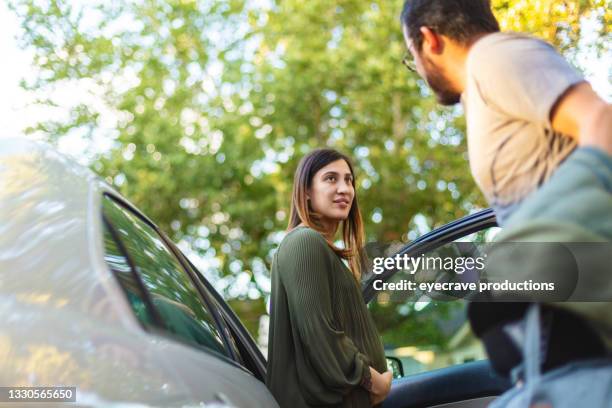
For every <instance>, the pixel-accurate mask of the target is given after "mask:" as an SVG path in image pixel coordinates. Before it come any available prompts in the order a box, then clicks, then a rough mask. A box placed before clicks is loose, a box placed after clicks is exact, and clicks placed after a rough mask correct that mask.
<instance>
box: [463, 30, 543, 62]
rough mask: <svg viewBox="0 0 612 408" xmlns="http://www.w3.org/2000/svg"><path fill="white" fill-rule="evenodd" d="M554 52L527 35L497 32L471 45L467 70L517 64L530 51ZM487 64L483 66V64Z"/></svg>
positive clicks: (538, 40)
mask: <svg viewBox="0 0 612 408" xmlns="http://www.w3.org/2000/svg"><path fill="white" fill-rule="evenodd" d="M538 50H539V51H544V52H555V49H554V47H553V46H552V45H550V44H549V43H547V42H546V41H544V40H541V39H539V38H536V37H533V36H531V35H528V34H523V33H516V32H498V33H492V34H487V35H485V36H484V37H482V38H480V39H479V40H478V41H476V43H474V44H473V45H472V47H471V48H470V51H469V53H468V58H467V66H468V70H469V69H477V68H480V67H483V66H484V67H486V66H492V65H496V63H497V64H506V63H508V62H513V61H514V62H518V61H519V60H520V59H524V58H527V57H528V56H529V52H532V51H538ZM485 61H486V62H487V63H486V64H484V63H483V62H485Z"/></svg>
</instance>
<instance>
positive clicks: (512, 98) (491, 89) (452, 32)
mask: <svg viewBox="0 0 612 408" xmlns="http://www.w3.org/2000/svg"><path fill="white" fill-rule="evenodd" d="M401 23H402V31H403V34H404V40H405V42H406V46H407V48H408V50H409V53H410V55H411V57H410V58H407V59H405V60H404V64H406V66H407V67H408V68H409V69H411V70H414V71H416V72H418V73H419V74H420V75H421V77H423V78H424V79H425V81H426V82H427V83H428V85H429V86H430V88H431V89H432V90H433V92H434V93H435V95H436V97H437V99H438V101H439V102H440V103H441V104H443V105H453V104H456V103H459V102H461V103H462V104H463V107H464V111H465V114H466V119H467V142H468V156H469V162H470V168H471V171H472V174H473V176H474V178H475V180H476V182H477V184H478V186H479V187H480V189H481V190H482V191H483V193H484V195H485V197H486V199H487V201H488V202H489V204H490V205H491V206H492V207H493V208H494V210H495V212H496V215H497V219H498V223H499V224H500V225H502V226H504V232H503V233H502V234H500V236H501V238H500V240H501V241H504V240H507V241H510V242H512V241H523V242H525V241H527V242H591V241H600V242H601V241H604V242H606V241H607V242H610V241H612V156H610V155H611V154H612V134H611V133H612V106H611V105H609V104H607V103H606V102H605V101H603V100H602V99H601V98H600V97H599V96H598V95H597V94H596V93H595V92H594V91H593V89H592V88H591V86H590V85H589V84H588V83H587V82H586V81H584V79H583V78H582V77H581V76H580V75H579V74H578V73H577V72H576V71H575V70H574V69H573V68H572V67H571V66H570V65H569V64H568V63H567V62H566V61H565V60H564V59H563V58H562V57H561V56H560V55H559V54H558V53H556V52H555V50H554V49H553V48H552V47H551V46H550V45H549V44H547V43H545V42H543V41H540V40H537V39H535V38H532V37H528V36H525V35H521V34H515V33H500V32H499V25H498V23H497V21H496V19H495V17H494V16H493V13H492V11H491V9H490V4H489V1H487V0H406V1H405V3H404V9H403V11H402V15H401ZM533 247H534V248H535V249H536V250H537V249H538V248H537V246H533ZM542 247H543V246H540V248H542ZM534 254H535V255H537V251H536V252H534ZM532 255H533V254H532ZM523 258H524V259H521V260H517V259H514V260H513V261H514V265H513V266H514V269H515V270H516V269H517V265H518V268H519V269H520V268H521V267H523V266H524V267H525V270H526V268H531V269H532V271H531V272H529V273H533V274H534V275H537V274H541V273H543V272H544V271H546V270H547V269H548V270H550V269H551V268H547V267H546V266H547V265H546V264H545V259H544V260H542V258H543V257H542V256H531V257H523ZM544 258H545V257H544ZM534 260H535V261H534ZM518 261H522V262H523V264H520V265H519V264H517V263H516V262H518ZM600 264H601V263H600ZM591 265H592V264H591ZM548 266H549V267H550V264H548ZM604 266H605V265H599V264H598V265H597V266H596V269H597V270H594V269H593V268H582V267H580V266H579V272H580V273H581V274H582V273H586V274H588V273H589V272H590V273H591V275H589V276H588V277H594V278H593V279H592V280H591V282H596V281H597V280H596V279H595V278H598V279H599V282H601V283H602V284H601V285H594V286H599V287H597V288H593V291H597V290H599V289H600V288H601V290H602V293H601V297H600V298H604V299H608V297H606V296H608V295H609V293H608V292H609V286H610V282H612V276H610V274H609V268H608V269H604V270H602V267H604ZM553 269H554V268H553ZM585 270H586V272H585ZM600 272H601V273H600ZM597 274H598V275H597ZM606 290H607V291H608V292H606ZM526 307H527V305H525V304H522V305H521V304H500V303H498V304H492V305H486V306H485V307H478V304H472V305H470V309H469V314H470V320H471V323H472V327H473V329H474V330H475V332H476V334H477V335H478V336H479V337H480V338H481V339H482V340H483V341H484V343H485V346H486V348H487V352H488V353H489V355H490V357H491V360H492V363H493V365H494V366H495V368H496V369H498V371H501V372H504V373H506V374H507V373H509V371H510V370H511V369H513V368H514V367H515V366H516V364H518V363H519V361H518V360H519V359H520V350H519V349H518V348H516V347H514V351H513V339H509V338H508V336H507V335H506V333H505V331H504V329H503V327H504V325H506V324H512V322H513V321H516V320H517V319H520V318H521V316H522V314H523V313H524V311H525V310H526ZM556 307H557V308H563V309H565V310H564V311H559V309H556V311H555V313H557V317H559V316H561V318H558V319H556V321H557V322H561V324H559V323H557V324H555V325H553V327H552V329H551V330H552V333H553V334H555V333H557V334H555V336H556V338H557V339H558V338H564V337H567V338H570V337H571V335H572V333H581V334H582V335H581V338H582V343H581V344H580V345H583V346H584V347H582V348H581V347H580V345H575V344H574V346H570V345H569V344H561V343H562V342H559V341H557V343H555V344H553V345H554V346H555V347H557V348H558V349H559V350H560V352H559V353H556V355H554V356H548V357H549V358H548V360H547V361H546V362H545V363H544V368H545V369H548V368H554V367H556V366H559V365H563V364H565V363H567V362H568V361H572V360H575V359H581V358H587V357H594V356H598V355H601V353H605V352H606V351H605V350H608V351H609V350H612V319H610V317H609V303H606V302H600V303H595V302H592V303H589V304H579V303H564V304H563V305H560V304H558V305H556ZM567 311H569V313H570V314H569V315H565V313H568V312H567ZM548 312H549V311H546V313H548ZM576 317H577V318H576ZM591 328H592V329H594V333H588V334H587V332H589V330H590V329H591ZM559 333H560V334H559ZM574 351H575V353H574ZM583 352H584V353H583Z"/></svg>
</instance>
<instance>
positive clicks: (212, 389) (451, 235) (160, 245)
mask: <svg viewBox="0 0 612 408" xmlns="http://www.w3.org/2000/svg"><path fill="white" fill-rule="evenodd" d="M496 225H497V224H496V221H495V216H494V214H493V213H492V211H491V210H484V211H481V212H478V213H475V214H472V215H469V216H467V217H464V218H463V219H460V220H457V221H455V222H453V223H450V224H448V225H445V226H444V227H441V228H439V229H437V230H434V231H432V232H430V233H428V234H426V235H424V236H422V237H420V238H418V239H417V240H415V241H413V242H411V243H409V244H407V245H405V246H403V247H402V248H400V250H399V253H402V254H403V253H406V254H409V255H411V256H419V255H420V254H427V253H429V252H430V251H435V250H437V249H439V248H441V247H443V246H444V245H447V244H448V243H452V242H455V241H457V240H462V239H463V240H465V239H468V240H469V239H470V236H472V235H473V234H479V233H483V232H485V231H488V230H491V229H495V228H496ZM0 270H1V275H0V314H1V315H2V316H3V317H4V318H3V319H2V322H1V323H0V385H1V386H51V385H53V386H60V385H61V386H71V387H76V395H77V396H76V402H77V405H83V406H132V405H133V406H207V407H209V406H211V407H277V406H278V405H277V403H276V401H275V400H274V398H273V396H272V395H271V394H270V392H269V391H268V389H267V388H266V386H265V376H266V361H265V358H264V356H263V355H262V353H261V351H260V350H259V348H258V347H257V345H256V343H255V341H254V340H253V338H252V337H251V336H250V335H249V333H248V331H247V330H246V328H245V327H244V325H243V324H242V323H241V322H240V320H239V318H238V317H237V316H236V314H235V313H234V312H233V311H232V309H231V308H230V307H229V306H228V304H227V303H226V302H225V301H224V300H223V299H222V298H221V296H220V295H219V294H218V293H217V292H216V291H215V290H214V288H213V286H212V285H211V284H210V282H208V281H207V280H206V279H205V278H204V276H203V275H202V274H201V273H200V272H199V271H198V270H197V268H196V267H195V266H194V265H193V263H191V262H190V260H189V259H188V258H187V257H186V256H185V255H184V254H183V253H182V252H181V251H180V250H179V249H178V248H177V246H176V245H175V244H174V243H173V242H172V241H171V240H170V239H168V237H167V236H166V235H165V234H164V233H163V232H162V231H160V229H159V228H158V227H157V226H156V225H155V223H154V222H153V221H152V220H150V219H149V218H147V216H146V215H144V214H143V213H142V212H141V211H139V210H138V209H137V208H136V207H135V206H134V205H133V204H131V203H130V202H129V201H128V200H127V199H125V198H124V197H122V196H121V195H120V194H119V193H118V192H117V191H115V190H114V189H113V188H112V187H111V186H110V185H108V184H107V183H106V182H104V181H103V180H102V179H101V178H99V177H98V176H96V175H95V174H94V173H93V172H92V171H91V170H89V169H87V168H85V167H83V166H80V165H78V164H76V163H75V162H74V161H72V160H71V159H69V158H66V157H64V156H63V155H61V154H59V153H58V152H56V151H55V150H54V149H53V148H52V147H51V146H48V145H46V144H42V143H35V142H32V141H29V140H26V139H23V138H11V139H0ZM394 276H395V275H394V272H391V273H387V274H383V275H380V276H378V278H379V279H383V280H384V281H391V280H392V279H394ZM373 281H374V279H370V280H369V281H366V282H365V284H364V285H363V290H364V292H363V295H364V299H365V300H366V302H368V303H369V307H370V309H371V310H372V311H373V312H374V313H373V315H374V317H375V318H376V316H377V315H376V313H375V312H376V310H377V307H379V306H380V305H379V303H381V302H382V300H383V299H384V298H385V296H384V295H385V294H384V291H382V292H381V291H377V290H374V287H373ZM408 301H410V302H413V303H414V299H409V300H408ZM400 306H401V305H394V307H393V310H391V309H388V308H387V309H385V311H384V313H386V314H392V313H397V310H400V309H401V307H400ZM456 320H457V321H456V322H455V325H454V326H456V327H460V328H461V329H460V330H459V332H461V330H463V333H464V332H465V326H466V323H465V316H459V318H458V319H456ZM377 324H378V322H377ZM382 334H383V336H384V335H387V334H388V333H387V332H384V331H383V332H382ZM396 338H398V337H397V336H396ZM399 338H401V337H399ZM407 342H408V344H394V345H393V347H392V348H388V350H387V351H388V352H389V354H390V356H389V358H390V359H389V361H390V363H391V366H393V367H395V377H396V379H395V380H394V382H393V387H392V390H391V393H390V395H389V398H388V399H387V400H386V401H385V402H384V407H405V408H409V407H428V406H438V405H442V404H453V405H444V406H449V407H450V406H453V407H463V406H465V407H467V406H470V407H478V406H485V405H486V404H487V403H488V402H490V401H491V400H492V399H494V398H495V397H496V396H497V395H499V394H501V393H503V392H504V391H505V390H507V389H508V388H509V387H510V384H509V383H508V382H507V381H505V380H503V379H501V378H499V377H497V376H496V375H495V373H494V372H493V370H492V369H491V367H490V365H489V364H488V362H487V361H486V359H482V357H483V354H482V352H478V351H476V352H472V354H470V352H471V351H470V350H468V351H469V352H468V351H465V350H464V351H462V353H460V354H461V356H460V357H457V354H454V355H453V358H454V360H453V359H451V360H452V361H451V360H448V359H447V360H445V361H444V362H436V363H435V364H433V365H432V364H429V365H427V364H424V363H423V364H421V363H422V361H421V363H419V361H420V360H419V357H418V356H419V354H418V353H421V355H422V354H423V353H431V350H422V349H418V348H416V347H411V344H409V342H410V340H407ZM470 344H471V343H470ZM400 351H401V352H400ZM474 353H475V354H474ZM478 353H480V354H478ZM391 354H394V355H391ZM407 354H409V356H407ZM438 354H439V353H438ZM425 355H430V354H425ZM412 357H414V358H412ZM421 360H423V359H422V358H421ZM469 360H478V361H469ZM408 362H412V363H415V364H417V365H418V364H420V366H418V367H416V368H415V367H409V366H408ZM430 363H431V361H430ZM442 366H448V367H445V368H438V369H433V368H435V367H442Z"/></svg>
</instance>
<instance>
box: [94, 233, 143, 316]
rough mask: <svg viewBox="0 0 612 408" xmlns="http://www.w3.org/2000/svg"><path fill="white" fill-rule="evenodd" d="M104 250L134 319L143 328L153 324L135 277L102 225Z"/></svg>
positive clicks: (105, 257) (113, 240) (115, 243)
mask: <svg viewBox="0 0 612 408" xmlns="http://www.w3.org/2000/svg"><path fill="white" fill-rule="evenodd" d="M104 249H105V254H104V260H105V261H106V263H107V264H108V266H109V267H110V269H111V271H113V273H114V274H115V277H116V278H117V280H118V281H119V283H120V284H121V287H122V288H123V291H124V292H125V294H126V296H127V298H128V301H129V302H130V306H132V309H133V310H134V313H135V314H136V317H138V320H139V321H140V322H141V323H143V324H144V325H145V326H146V325H150V324H153V318H152V314H151V311H150V310H149V308H148V307H147V306H146V302H145V300H144V298H145V296H144V294H143V293H142V289H141V287H140V285H139V283H138V280H137V278H136V275H135V274H134V272H133V271H132V268H131V267H130V264H129V262H128V260H127V258H126V257H125V255H124V254H123V252H122V251H121V250H120V249H119V245H118V244H117V241H115V239H114V238H113V236H112V234H111V232H110V230H109V229H108V227H107V226H106V225H104Z"/></svg>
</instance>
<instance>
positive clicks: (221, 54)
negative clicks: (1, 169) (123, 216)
mask: <svg viewBox="0 0 612 408" xmlns="http://www.w3.org/2000/svg"><path fill="white" fill-rule="evenodd" d="M401 3H402V2H401V1H396V2H388V1H357V0H336V1H329V0H309V1H297V0H283V1H273V0H270V1H268V2H258V3H257V5H253V4H252V2H247V1H245V0H229V1H227V0H226V1H223V0H210V1H207V2H197V1H194V0H173V1H169V2H168V1H158V0H139V1H135V2H133V1H129V2H128V1H120V2H110V3H108V2H99V3H91V2H82V3H73V2H69V1H62V0H50V1H49V2H47V3H46V4H44V5H40V2H37V1H34V0H11V2H10V5H11V7H12V8H13V10H14V11H15V13H16V15H17V16H18V18H19V19H20V21H21V23H22V27H23V33H22V36H21V43H22V44H23V46H24V47H26V48H29V49H31V50H32V51H33V52H34V60H33V64H34V65H35V66H36V67H37V68H38V72H39V74H38V76H37V77H36V78H35V79H34V80H32V81H25V82H24V83H23V86H24V87H25V88H26V89H28V90H30V91H31V92H33V93H35V94H37V95H40V96H41V100H40V103H42V104H45V105H47V106H54V105H57V104H58V101H57V100H54V99H53V97H52V96H49V95H50V93H49V90H50V89H52V88H57V87H64V86H67V84H68V83H76V84H78V87H79V88H80V89H82V90H86V91H87V92H88V93H91V94H93V95H94V96H95V98H94V100H95V101H96V102H83V103H78V104H76V105H75V106H73V107H72V108H71V109H70V114H69V115H68V117H67V118H59V119H55V120H52V121H43V122H40V123H38V124H37V125H36V126H34V127H32V128H31V129H29V131H30V132H33V133H36V134H39V135H41V136H42V137H44V138H45V139H47V140H49V141H51V142H54V143H56V142H57V141H58V140H60V139H62V138H65V137H66V136H67V135H71V134H78V135H81V136H82V137H84V138H89V139H90V140H92V141H93V140H105V141H107V142H108V145H109V146H110V147H109V148H107V149H104V150H101V151H96V150H95V149H94V151H93V155H92V159H91V167H92V168H93V169H94V170H95V171H96V172H98V173H99V174H100V175H102V176H103V177H106V178H107V180H108V181H109V182H111V183H112V184H114V185H115V187H116V188H117V189H118V190H119V191H120V192H121V193H122V194H124V195H125V196H126V197H128V198H129V199H130V200H131V201H132V202H134V203H135V204H136V205H137V206H138V207H139V208H141V209H143V210H144V212H145V213H146V214H147V215H149V216H150V217H151V218H152V219H154V220H155V221H156V222H157V223H158V224H159V225H160V227H161V228H162V229H163V230H165V231H167V232H168V233H170V235H171V237H172V238H173V239H174V240H176V241H182V242H183V243H184V244H185V245H184V247H189V248H191V249H192V250H193V251H195V252H196V253H197V254H198V255H200V256H202V257H205V258H207V259H209V260H212V261H211V262H212V263H211V265H212V269H215V270H217V271H218V272H219V274H220V276H226V277H228V278H226V281H227V285H223V286H224V287H225V288H224V291H225V292H226V295H229V296H230V297H231V296H236V295H238V296H245V294H246V293H247V292H246V289H248V288H250V295H251V297H257V295H258V293H264V294H265V293H266V292H267V290H269V289H268V287H267V278H266V277H267V270H268V267H269V265H270V260H271V253H272V251H273V250H274V248H275V245H276V244H277V243H278V241H279V239H280V236H281V234H279V233H280V232H282V231H283V230H284V228H285V227H286V223H287V218H288V211H289V199H290V189H291V182H292V175H293V171H294V169H295V167H296V165H297V162H298V161H299V159H300V157H301V156H302V155H303V154H304V153H305V152H306V151H307V150H309V149H311V148H313V147H318V146H324V145H327V146H333V147H337V148H339V149H341V150H343V151H344V152H347V153H348V154H349V155H350V156H352V157H354V158H355V162H356V167H357V169H358V170H357V171H358V174H357V182H358V196H359V200H360V205H361V207H362V211H363V214H364V218H365V222H366V231H367V233H368V239H369V240H379V241H393V240H403V241H407V240H410V239H413V238H415V237H416V235H417V234H418V233H419V232H420V231H419V226H418V225H417V224H416V223H415V222H414V221H413V220H414V217H415V215H419V219H420V220H421V222H420V225H421V226H422V225H424V224H426V225H427V227H429V228H431V227H434V226H438V225H441V224H443V223H445V222H448V221H451V220H452V219H455V218H457V217H459V216H462V215H464V214H466V213H468V212H469V211H471V210H473V209H475V208H478V207H483V206H484V205H485V203H484V200H483V198H482V197H481V194H480V193H479V191H478V190H477V188H476V186H475V185H474V182H473V181H472V178H471V175H470V173H469V169H468V166H467V158H466V146H465V141H464V139H465V138H464V122H463V118H462V113H461V111H460V108H452V109H440V108H439V107H438V106H436V104H435V102H434V100H433V98H432V97H431V93H430V91H429V90H428V89H427V87H426V86H425V84H424V83H423V81H422V80H420V79H418V78H417V77H416V76H414V75H410V74H409V73H407V72H406V71H405V68H404V67H403V66H402V65H401V64H400V61H401V58H402V54H403V53H404V45H403V42H402V38H401V31H400V29H399V19H398V16H399V13H400V9H401ZM493 5H494V10H495V12H496V14H497V15H498V17H499V18H500V20H501V23H502V27H505V28H508V29H516V30H523V31H528V32H532V33H535V34H537V35H540V36H543V37H545V38H546V39H548V40H550V41H552V42H554V43H555V44H556V45H558V46H559V47H560V48H561V49H562V50H563V51H564V52H566V53H568V55H570V56H573V54H574V50H575V49H576V44H577V42H578V40H579V38H580V28H581V26H582V21H583V17H585V16H588V15H595V17H596V18H597V19H598V20H600V21H602V22H603V24H602V27H603V28H602V32H601V33H600V35H599V37H598V39H597V44H598V45H599V46H602V45H603V44H605V43H606V41H608V43H609V32H608V28H609V26H610V24H609V23H610V10H609V7H606V4H605V0H589V1H584V0H581V1H578V0H571V1H570V0H568V1H564V2H552V1H541V2H527V1H519V0H516V1H512V0H506V1H502V0H496V1H494V2H493ZM83 93H85V92H83ZM51 95H52V94H51ZM205 273H206V271H205ZM236 277H238V278H237V279H236ZM245 277H246V280H247V281H248V280H249V279H250V283H246V284H245V283H244V282H243V283H242V284H240V285H238V286H240V287H242V288H243V289H244V290H234V291H232V288H234V289H235V288H236V287H237V285H236V284H233V282H236V281H239V282H242V280H244V278H245ZM222 282H225V280H223V281H222ZM222 289H223V288H222Z"/></svg>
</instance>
